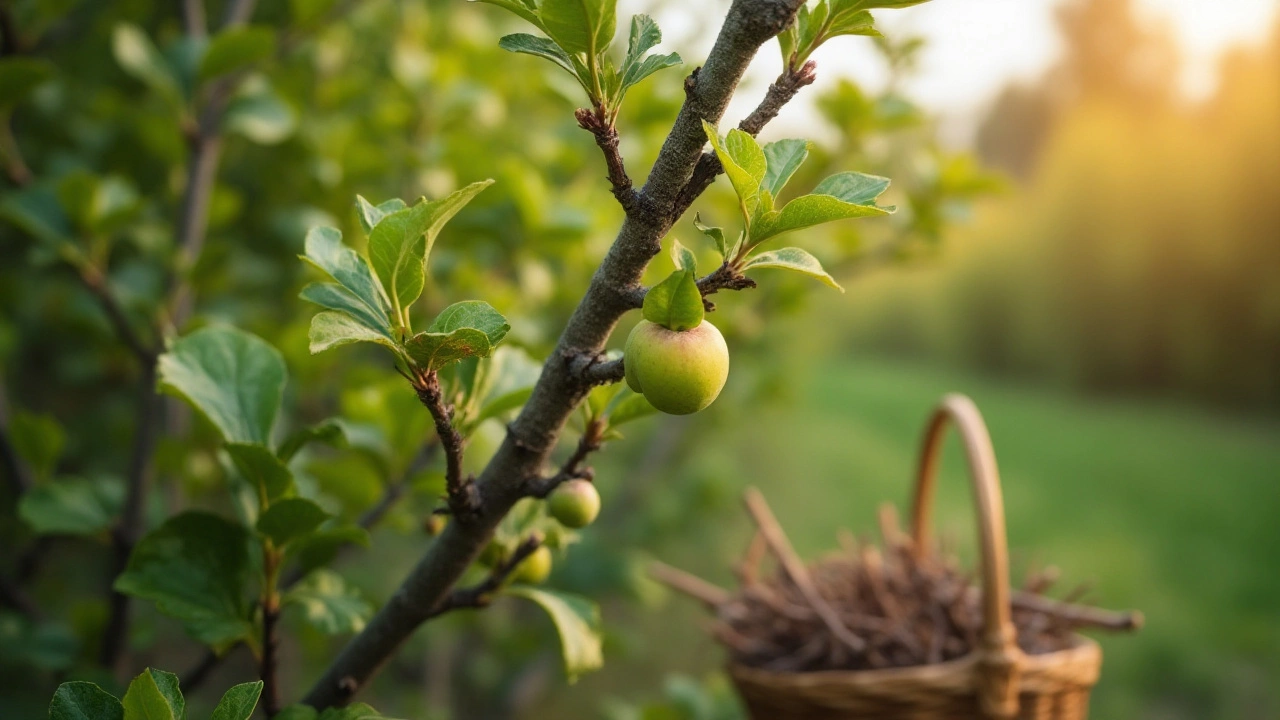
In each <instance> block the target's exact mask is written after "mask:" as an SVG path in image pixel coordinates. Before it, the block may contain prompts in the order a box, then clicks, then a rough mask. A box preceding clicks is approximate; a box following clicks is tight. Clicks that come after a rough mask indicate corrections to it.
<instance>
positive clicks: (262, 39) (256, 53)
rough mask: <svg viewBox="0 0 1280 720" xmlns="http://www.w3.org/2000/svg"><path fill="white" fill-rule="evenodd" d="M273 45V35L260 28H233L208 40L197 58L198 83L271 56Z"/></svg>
mask: <svg viewBox="0 0 1280 720" xmlns="http://www.w3.org/2000/svg"><path fill="white" fill-rule="evenodd" d="M275 46H276V33H275V31H274V30H273V29H271V28H269V27H266V26H263V25H241V26H239V27H232V28H228V29H226V30H223V31H222V32H220V33H218V34H217V35H214V36H213V37H212V38H210V39H209V46H208V47H207V48H206V49H205V51H204V57H202V58H201V59H200V70H199V77H200V79H201V80H208V79H209V78H213V77H217V76H219V75H225V74H226V73H229V72H232V71H234V70H240V69H242V68H244V67H246V66H248V65H252V64H253V63H256V62H258V61H260V60H263V59H265V58H267V57H268V56H270V55H271V52H272V51H273V50H275Z"/></svg>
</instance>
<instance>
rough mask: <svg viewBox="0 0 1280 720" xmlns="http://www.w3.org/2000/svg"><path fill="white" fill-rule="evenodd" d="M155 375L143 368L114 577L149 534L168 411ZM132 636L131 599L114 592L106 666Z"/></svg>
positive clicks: (103, 655)
mask: <svg viewBox="0 0 1280 720" xmlns="http://www.w3.org/2000/svg"><path fill="white" fill-rule="evenodd" d="M155 373H156V366H155V363H154V362H151V363H146V364H144V365H143V366H142V376H141V377H140V378H139V379H138V409H137V421H136V423H135V428H136V429H135V430H134V437H133V448H132V450H131V451H130V457H129V471H128V475H127V477H128V487H127V489H126V491H125V499H124V509H123V510H122V511H121V513H120V522H119V524H117V525H116V527H115V529H114V530H113V532H112V540H113V545H114V551H115V552H114V560H113V567H112V573H111V577H112V578H115V577H117V576H119V575H120V573H122V572H124V569H125V567H126V566H127V565H128V563H129V555H131V554H132V553H133V548H134V546H135V545H137V544H138V540H139V539H140V538H141V537H142V535H143V533H144V532H146V525H145V522H144V518H143V511H144V509H145V505H146V499H147V490H148V488H149V487H150V485H151V457H152V455H154V454H155V448H156V441H157V440H158V439H159V435H160V426H161V420H162V415H163V410H164V403H163V399H162V398H161V397H160V396H159V395H157V394H156V388H155V384H156V375H155ZM128 635H129V596H128V595H124V594H122V593H119V592H116V591H114V590H112V592H111V601H110V609H109V611H108V619H107V624H106V628H105V630H104V632H103V636H102V646H101V650H100V651H99V655H98V659H99V661H100V662H101V663H102V665H103V666H104V667H107V668H109V669H114V668H116V666H117V665H118V664H119V662H120V660H121V658H122V656H123V655H124V650H125V647H126V645H127V644H128Z"/></svg>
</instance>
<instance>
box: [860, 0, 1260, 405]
mask: <svg viewBox="0 0 1280 720" xmlns="http://www.w3.org/2000/svg"><path fill="white" fill-rule="evenodd" d="M1223 11H1224V12H1226V11H1227V10H1226V9H1225V8H1224V9H1223ZM1059 25H1060V28H1061V31H1062V35H1063V37H1064V39H1065V45H1066V54H1065V57H1064V58H1063V60H1062V61H1061V63H1060V64H1059V65H1058V66H1057V67H1056V68H1054V69H1053V70H1052V71H1051V72H1049V73H1048V74H1047V75H1046V76H1045V77H1044V78H1042V79H1041V80H1040V81H1039V82H1038V83H1036V84H1034V85H1030V86H1021V85H1019V86H1013V87H1010V88H1008V89H1007V90H1006V91H1005V92H1004V93H1002V94H1001V95H1000V96H999V98H998V99H997V101H996V102H995V104H994V106H993V107H992V109H991V110H990V112H989V115H988V116H987V118H986V120H985V122H984V123H983V124H982V126H981V129H980V132H979V134H978V139H977V144H978V148H979V151H980V154H981V155H982V157H984V158H985V159H986V160H988V162H990V163H991V164H993V165H995V166H997V167H999V168H1002V169H1004V170H1005V171H1006V172H1008V173H1009V174H1010V175H1012V176H1013V177H1015V178H1018V179H1019V180H1020V182H1019V183H1017V184H1016V186H1015V187H1014V188H1013V189H1012V190H1011V191H1010V192H1009V193H1007V194H1006V195H1004V196H1003V197H1002V198H1000V199H998V200H994V201H992V202H990V203H988V204H987V205H986V206H985V207H983V208H982V211H981V213H980V214H979V216H978V219H977V221H976V222H975V223H974V224H973V226H972V227H968V228H966V229H965V230H964V231H962V232H961V233H959V234H958V236H957V237H956V242H955V243H954V244H952V245H949V246H948V248H947V250H946V252H945V256H944V257H943V258H942V259H941V261H940V262H938V263H936V265H930V266H929V267H928V268H927V269H924V270H921V271H919V272H911V273H906V274H901V275H895V277H893V278H888V277H881V278H876V279H872V280H870V281H869V282H868V283H865V284H864V285H863V286H862V287H861V288H860V289H857V290H855V294H856V297H855V298H854V303H853V306H854V307H856V308H858V311H857V321H856V323H855V324H856V326H857V328H858V329H857V331H856V332H855V335H856V336H857V338H858V343H859V344H860V345H863V346H865V345H871V346H875V347H880V348H884V349H891V350H894V351H899V352H908V353H914V354H927V355H930V356H935V357H944V358H948V359H949V360H950V361H953V362H956V363H958V364H962V365H967V366H972V367H976V368H981V369H984V370H987V371H991V372H996V373H1002V374H1010V375H1019V376H1026V377H1031V378H1039V379H1042V380H1044V379H1048V380H1052V381H1058V382H1066V383H1070V384H1072V385H1075V386H1078V387H1082V388H1086V389H1089V390H1098V391H1123V392H1134V393H1142V394H1160V395H1173V396H1185V397H1190V398H1196V399H1199V400H1202V401H1206V402H1210V403H1215V404H1230V405H1234V406H1239V407H1244V408H1252V409H1265V410H1268V411H1274V410H1276V409H1277V408H1280V241H1277V239H1278V238H1280V204H1277V203H1276V202H1275V197H1276V192H1277V190H1278V189H1280V133H1277V131H1276V130H1277V128H1280V27H1278V28H1277V29H1276V31H1275V32H1274V33H1273V34H1272V35H1271V39H1270V41H1269V42H1267V43H1266V44H1265V45H1264V46H1261V47H1254V48H1238V49H1236V50H1234V51H1233V52H1231V53H1230V54H1229V55H1228V56H1227V57H1225V58H1224V59H1223V61H1222V64H1221V67H1220V68H1219V79H1220V81H1219V84H1218V86H1217V88H1216V90H1215V92H1214V94H1213V95H1212V97H1210V98H1208V99H1206V100H1204V101H1202V102H1191V101H1188V100H1186V99H1184V98H1182V97H1180V96H1179V94H1178V92H1177V90H1176V85H1175V81H1176V75H1177V70H1178V59H1177V52H1176V45H1175V43H1174V42H1173V39H1172V37H1171V35H1170V34H1169V33H1168V32H1167V30H1166V29H1164V28H1161V27H1159V26H1154V27H1153V26H1151V25H1150V24H1144V22H1142V21H1141V20H1140V18H1139V17H1138V16H1136V15H1135V11H1134V7H1133V5H1132V3H1130V2H1128V1H1127V0H1125V1H1120V0H1075V1H1074V2H1071V3H1068V4H1066V5H1065V6H1063V8H1062V9H1061V11H1060V17H1059Z"/></svg>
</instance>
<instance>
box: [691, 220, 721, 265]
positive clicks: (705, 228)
mask: <svg viewBox="0 0 1280 720" xmlns="http://www.w3.org/2000/svg"><path fill="white" fill-rule="evenodd" d="M693 226H694V227H696V228H697V229H698V230H699V231H700V232H701V233H702V234H703V235H706V236H707V237H709V238H711V239H712V240H714V241H715V244H716V250H719V251H720V257H722V258H724V259H726V260H728V259H729V257H730V252H729V251H730V248H729V246H728V244H727V243H726V242H725V239H724V230H723V229H721V228H718V227H711V226H709V225H704V224H703V222H702V216H701V215H698V214H695V215H694V216H693Z"/></svg>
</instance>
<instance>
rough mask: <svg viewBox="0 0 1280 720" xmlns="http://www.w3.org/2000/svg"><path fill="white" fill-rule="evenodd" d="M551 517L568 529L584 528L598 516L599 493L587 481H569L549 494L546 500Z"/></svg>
mask: <svg viewBox="0 0 1280 720" xmlns="http://www.w3.org/2000/svg"><path fill="white" fill-rule="evenodd" d="M547 509H548V510H550V511H551V517H553V518H555V519H556V520H559V521H560V524H561V525H564V526H565V527H568V528H574V529H577V528H584V527H586V526H588V525H590V524H591V523H593V522H595V519H596V516H597V515H599V514H600V493H599V492H597V491H596V486H595V485H594V484H593V483H591V482H590V481H587V480H569V481H567V482H563V483H560V487H558V488H556V489H555V491H554V492H552V493H551V497H550V498H549V499H548V500H547Z"/></svg>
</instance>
